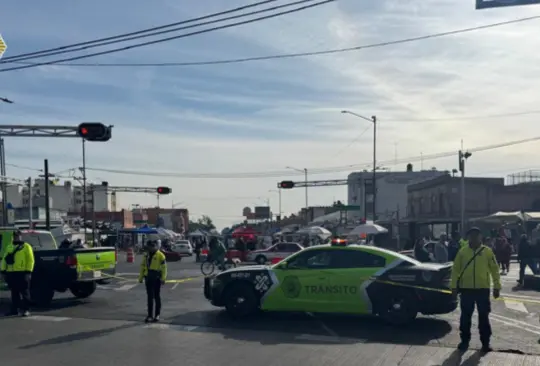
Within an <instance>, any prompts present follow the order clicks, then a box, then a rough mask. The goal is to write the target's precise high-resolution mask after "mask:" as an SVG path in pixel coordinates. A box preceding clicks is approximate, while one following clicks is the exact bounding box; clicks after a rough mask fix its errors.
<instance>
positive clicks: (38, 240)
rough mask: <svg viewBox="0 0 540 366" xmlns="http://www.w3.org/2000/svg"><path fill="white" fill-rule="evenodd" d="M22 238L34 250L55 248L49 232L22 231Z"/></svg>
mask: <svg viewBox="0 0 540 366" xmlns="http://www.w3.org/2000/svg"><path fill="white" fill-rule="evenodd" d="M22 240H23V241H24V242H26V243H28V244H30V245H31V246H32V248H34V250H51V249H56V245H55V242H54V238H53V237H52V235H51V234H49V233H37V232H34V233H24V232H23V234H22Z"/></svg>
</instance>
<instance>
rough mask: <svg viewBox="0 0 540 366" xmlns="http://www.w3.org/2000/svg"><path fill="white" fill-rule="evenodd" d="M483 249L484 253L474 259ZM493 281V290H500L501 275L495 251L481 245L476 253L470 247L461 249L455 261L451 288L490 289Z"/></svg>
mask: <svg viewBox="0 0 540 366" xmlns="http://www.w3.org/2000/svg"><path fill="white" fill-rule="evenodd" d="M481 248H483V249H482V252H480V253H479V254H477V255H476V257H474V259H472V258H473V256H474V255H475V253H478V251H480V250H481ZM471 259H472V261H471ZM460 276H461V277H460ZM491 281H493V288H495V289H499V290H500V288H501V275H500V274H499V265H498V264H497V261H496V260H495V254H493V251H492V250H491V249H490V248H488V247H486V246H485V245H481V246H480V247H479V248H478V249H477V250H476V251H474V250H473V249H472V248H471V247H470V246H466V247H464V248H461V249H460V250H459V252H458V254H457V255H456V258H455V259H454V265H453V267H452V283H451V288H452V289H490V288H491Z"/></svg>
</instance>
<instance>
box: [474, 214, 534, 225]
mask: <svg viewBox="0 0 540 366" xmlns="http://www.w3.org/2000/svg"><path fill="white" fill-rule="evenodd" d="M525 220H526V216H525V214H523V213H522V212H521V211H514V212H505V211H499V212H495V213H494V214H492V215H489V216H483V217H475V218H472V219H470V220H469V221H470V222H479V221H481V222H485V223H492V224H503V223H505V222H517V221H525Z"/></svg>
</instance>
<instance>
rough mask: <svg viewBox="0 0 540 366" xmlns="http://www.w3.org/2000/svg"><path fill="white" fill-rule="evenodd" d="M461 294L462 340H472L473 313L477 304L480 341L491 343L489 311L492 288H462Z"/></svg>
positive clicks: (460, 323) (460, 328)
mask: <svg viewBox="0 0 540 366" xmlns="http://www.w3.org/2000/svg"><path fill="white" fill-rule="evenodd" d="M460 295H461V296H460V307H461V318H460V322H459V331H460V334H461V340H462V341H464V342H469V341H470V340H471V325H472V324H471V323H472V315H473V313H474V305H475V304H476V309H477V310H478V332H479V333H480V341H481V342H482V344H489V340H490V338H491V324H490V323H489V313H490V312H491V302H490V290H489V289H461V290H460Z"/></svg>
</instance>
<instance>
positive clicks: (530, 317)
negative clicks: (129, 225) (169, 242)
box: [0, 259, 540, 366]
mask: <svg viewBox="0 0 540 366" xmlns="http://www.w3.org/2000/svg"><path fill="white" fill-rule="evenodd" d="M516 271H517V266H516V268H514V269H513V270H512V272H511V274H510V275H508V276H504V277H503V291H502V292H503V295H504V296H505V300H506V301H503V300H500V301H494V302H493V304H492V308H493V309H492V314H491V320H492V326H493V333H494V336H493V339H492V345H493V347H494V348H495V349H497V350H501V351H521V352H525V353H527V354H536V355H540V345H539V344H538V339H539V338H540V324H539V315H540V293H538V292H536V291H534V292H531V291H523V290H520V291H514V290H515V289H513V287H514V285H515V283H516V279H517V272H516ZM118 272H119V277H121V279H116V280H114V281H112V282H111V283H110V284H108V285H103V286H100V288H99V289H98V291H97V292H96V293H95V294H94V295H93V296H92V297H91V298H89V299H86V300H76V299H73V298H72V297H71V296H70V294H69V293H66V294H58V296H57V298H56V300H55V301H54V304H53V306H52V308H51V309H48V310H43V311H37V310H36V311H34V312H33V316H32V317H30V318H28V319H17V318H16V319H3V320H2V321H1V322H0V324H1V325H0V340H1V342H8V343H10V342H11V343H13V345H14V346H15V345H17V347H22V348H16V347H13V349H11V348H9V347H8V349H9V351H8V353H7V354H8V355H13V357H15V356H16V357H17V358H14V359H13V360H17V361H16V362H10V365H18V364H21V365H22V364H23V362H30V361H31V360H30V359H26V358H25V357H22V358H20V355H19V353H20V352H23V353H24V350H25V349H32V350H33V351H32V352H30V353H31V354H35V357H45V358H44V359H46V360H48V361H47V362H51V364H52V362H53V361H54V362H55V363H60V364H64V363H67V361H69V362H72V361H73V358H70V357H64V358H65V359H66V360H60V359H61V357H57V356H56V355H54V352H50V351H56V350H60V349H64V348H65V347H68V346H69V347H70V348H69V352H76V353H73V354H74V355H77V362H78V363H79V360H81V359H86V358H87V357H86V356H85V355H88V353H89V352H90V351H89V350H85V349H83V348H84V347H82V346H81V344H86V345H87V347H91V349H97V348H96V347H98V348H99V349H100V350H101V349H102V347H105V349H106V348H107V347H113V345H115V346H114V347H121V348H122V347H124V348H126V351H125V352H124V353H125V354H115V355H110V357H113V358H114V357H116V358H115V359H114V360H116V362H122V363H124V362H126V363H127V362H129V364H132V363H133V365H134V366H136V365H137V363H138V362H139V363H140V362H142V361H143V360H147V361H148V360H149V357H150V356H148V355H145V354H144V353H141V352H142V351H143V350H145V349H147V347H150V346H151V345H153V344H154V342H157V341H159V342H160V345H159V347H164V348H167V347H175V352H174V353H173V354H171V355H164V360H163V361H162V360H159V362H160V363H170V362H177V361H178V359H176V358H175V357H177V356H178V354H179V353H181V354H182V357H187V359H184V358H182V360H183V362H184V361H185V362H184V364H188V365H199V364H200V365H208V364H215V365H221V364H225V363H227V364H229V365H230V364H232V363H234V364H237V363H240V362H242V360H250V359H252V358H253V357H259V358H260V360H261V362H260V363H259V364H261V365H262V364H264V365H271V364H276V365H277V364H280V365H284V364H289V363H285V362H277V361H276V360H275V359H276V358H277V359H278V360H279V359H280V357H281V356H279V355H288V356H287V357H289V358H287V362H288V360H293V361H294V360H295V361H294V363H298V362H299V361H298V356H296V355H295V354H294V352H296V351H295V350H298V352H302V353H304V356H303V357H304V358H303V359H302V362H304V363H305V362H306V361H309V359H310V357H315V356H313V355H311V353H313V351H314V350H316V351H317V352H315V353H316V354H317V355H318V356H316V358H314V359H313V360H314V361H313V362H312V364H314V365H315V364H326V362H327V361H328V360H332V357H336V360H338V359H340V360H341V359H343V360H342V361H339V362H338V361H336V362H334V361H332V362H331V363H332V364H336V363H337V364H340V362H343V363H345V362H346V360H349V361H350V358H351V357H357V358H356V360H355V362H354V364H360V365H362V364H365V365H373V364H376V362H378V361H376V360H378V359H376V358H375V357H379V356H380V354H379V353H381V352H383V351H382V350H383V349H386V350H387V351H384V352H383V353H385V352H386V353H385V354H387V355H388V357H390V358H392V357H394V358H395V359H398V358H400V357H401V358H403V357H404V355H405V354H407V355H409V356H410V354H413V355H414V354H418V356H417V359H416V362H412V361H406V359H405V360H404V361H403V363H402V364H404V365H407V364H411V365H413V364H433V365H435V364H437V365H453V364H455V363H443V362H445V360H446V359H447V358H448V357H449V355H450V354H451V353H452V350H453V349H455V347H456V345H457V344H458V342H459V336H458V332H457V328H458V321H459V312H454V313H452V314H448V315H444V316H430V317H419V319H418V320H417V321H416V322H415V323H414V325H413V326H410V327H407V328H395V327H390V326H387V325H384V324H382V323H381V322H380V321H379V320H378V319H376V318H372V317H351V316H331V315H325V316H319V315H312V314H306V313H295V314H263V315H262V316H260V317H259V318H258V319H255V320H251V321H249V322H247V321H246V322H238V321H233V320H232V319H230V318H229V317H228V316H227V314H225V313H224V311H223V310H221V309H218V308H215V307H213V306H212V305H210V304H209V303H208V302H207V301H206V299H204V296H203V294H202V285H203V279H202V277H200V275H201V273H200V270H199V265H198V264H196V263H194V262H193V260H192V259H189V260H187V261H182V262H180V263H169V278H170V279H178V280H181V281H180V282H178V283H171V284H167V285H165V287H164V289H163V292H162V293H163V301H164V304H163V311H162V316H163V321H162V322H161V323H160V324H152V325H144V324H142V320H143V319H144V317H145V315H146V314H145V307H146V304H145V302H146V299H145V297H146V295H145V291H144V287H143V285H139V284H138V283H137V282H136V276H137V272H138V264H137V263H135V264H127V263H120V264H119V266H118ZM2 296H3V297H4V299H3V300H4V301H3V304H4V305H6V301H5V300H6V299H5V296H6V294H5V293H4V294H3V295H2ZM0 308H4V309H0V310H5V306H0ZM11 323H13V324H14V325H13V327H12V326H11V325H10V324H11ZM15 324H20V329H19V325H17V327H15ZM14 327H15V328H14ZM8 329H9V330H8ZM12 329H16V332H15V333H13V334H12V333H11V332H12ZM8 331H9V332H10V333H9V336H8V334H7V332H8ZM144 332H146V333H144ZM154 332H155V333H156V335H155V337H154V336H152V337H151V338H149V339H148V342H146V341H145V339H146V338H144V337H141V335H144V334H150V333H151V334H154ZM51 334H53V335H54V336H51ZM473 338H474V339H473V343H472V347H473V348H479V346H480V344H479V342H478V336H477V334H476V331H475V330H474V331H473ZM141 340H142V341H141ZM173 340H174V341H173ZM212 340H217V341H216V342H217V343H216V345H215V347H214V348H212V347H213V346H212V345H209V342H212ZM74 341H77V342H74ZM367 344H369V348H366V345H367ZM3 345H4V343H3ZM133 345H136V347H133ZM261 345H264V346H268V347H264V351H262V349H261V348H260V346H261ZM321 345H324V346H325V347H324V348H321V347H320V346H321ZM72 346H73V348H71V347H72ZM255 346H256V347H255ZM353 346H354V347H353ZM375 346H376V347H375ZM411 346H419V347H420V346H428V347H426V348H422V347H420V348H410V347H411ZM24 347H27V348H24ZM205 347H206V348H205ZM208 347H210V348H212V349H211V350H209V349H208ZM228 347H232V349H234V350H235V351H232V352H230V353H229V348H228ZM253 347H255V348H257V347H258V348H257V349H261V350H260V351H254V349H252V348H253ZM377 347H378V348H377ZM381 347H382V348H381ZM447 347H448V348H449V349H450V350H446V348H447ZM2 348H3V349H5V347H2ZM127 349H129V350H130V351H128V350H127ZM197 349H199V350H200V352H197V351H195V350H197ZM376 349H377V350H378V351H377V352H378V353H377V352H375V350H376ZM75 350H77V351H75ZM183 350H184V351H183ZM359 350H363V351H362V352H365V354H366V356H364V353H362V356H361V357H362V358H361V359H359V358H358V357H359V356H358V352H359ZM36 352H37V353H36ZM2 353H3V354H5V353H4V351H2ZM193 353H195V354H193ZM341 353H343V354H341ZM402 353H403V354H402ZM217 354H220V355H221V356H219V355H217ZM376 354H378V356H375V355H376ZM135 355H139V356H138V358H137V357H135ZM175 355H176V356H175ZM369 355H372V356H369ZM426 355H427V356H426ZM105 356H106V354H103V353H102V352H101V351H100V352H99V357H102V358H103V357H105ZM10 357H11V356H10ZM32 357H34V356H32ZM141 357H142V358H141ZM190 357H191V358H190ZM237 357H238V358H237ZM370 357H371V358H370ZM426 357H427V358H426ZM441 357H442V358H441ZM467 357H468V356H467ZM475 357H476V356H475ZM490 357H492V356H490ZM508 357H510V356H508ZM124 358H125V359H124ZM418 359H422V360H423V359H426V360H428V361H426V362H427V363H426V362H423V361H422V362H418ZM59 360H60V361H59ZM91 360H92V362H93V364H97V363H98V361H97V360H96V359H91ZM103 360H105V359H104V358H103ZM186 360H188V361H186ZM272 360H274V361H272ZM358 360H361V361H362V362H364V361H365V363H361V362H360V361H358ZM368 360H369V361H370V362H369V363H368V362H367V361H368ZM433 360H435V361H433ZM10 361H11V359H10ZM132 361H133V362H132ZM226 361H227V362H226ZM316 361H317V362H316ZM84 362H86V361H84ZM84 362H82V363H83V364H84ZM103 362H105V361H103ZM111 362H112V361H111V360H109V361H107V363H111ZM152 362H153V361H152ZM272 362H274V363H272ZM321 362H322V363H321ZM328 362H330V361H328ZM385 362H386V361H385ZM407 362H410V363H407ZM429 362H436V363H429ZM437 362H438V363H437ZM452 362H453V361H452ZM471 362H472V361H471ZM539 362H540V361H539ZM87 363H89V362H87ZM25 364H27V363H25ZM290 364H292V361H291V363H290ZM382 364H385V365H395V364H397V363H392V362H390V363H382ZM475 364H476V363H475ZM505 364H508V365H510V364H511V362H510V359H508V360H507V359H505Z"/></svg>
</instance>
